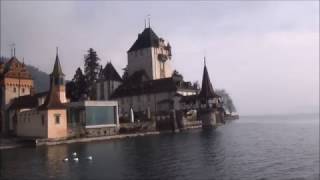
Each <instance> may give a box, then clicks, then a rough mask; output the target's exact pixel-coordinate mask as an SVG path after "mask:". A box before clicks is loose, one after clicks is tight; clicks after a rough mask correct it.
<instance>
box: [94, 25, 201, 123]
mask: <svg viewBox="0 0 320 180" xmlns="http://www.w3.org/2000/svg"><path fill="white" fill-rule="evenodd" d="M127 56H128V65H127V71H128V78H127V79H126V80H123V79H122V78H121V77H120V75H119V74H118V72H117V71H116V70H115V68H114V67H113V65H112V64H111V63H110V62H109V63H107V65H106V67H105V68H104V69H103V70H102V76H101V77H100V80H99V81H98V82H97V88H96V89H97V92H96V93H97V97H98V100H116V101H118V102H119V115H120V116H121V117H123V118H127V119H128V118H129V115H130V109H133V111H134V112H135V116H136V117H137V118H139V119H151V117H152V116H153V115H155V114H156V113H157V112H159V111H169V110H170V102H171V101H172V98H173V97H174V96H175V94H177V93H178V94H181V95H183V96H186V95H195V94H196V93H197V91H198V89H197V88H196V87H195V86H193V85H192V84H191V82H185V81H184V80H183V77H182V76H181V75H179V74H177V73H174V72H173V71H172V67H171V58H172V54H171V46H170V44H169V43H168V42H166V41H165V40H164V39H163V38H160V37H158V36H157V35H156V33H155V32H154V31H153V30H152V28H151V27H147V28H145V29H144V30H143V32H142V33H141V34H139V35H138V38H137V39H136V41H135V42H134V43H133V45H132V46H131V47H130V48H129V50H128V51H127Z"/></svg>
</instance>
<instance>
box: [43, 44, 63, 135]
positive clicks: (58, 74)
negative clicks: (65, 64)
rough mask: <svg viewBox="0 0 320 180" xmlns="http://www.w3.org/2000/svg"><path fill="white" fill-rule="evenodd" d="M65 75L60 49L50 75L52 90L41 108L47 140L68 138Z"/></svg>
mask: <svg viewBox="0 0 320 180" xmlns="http://www.w3.org/2000/svg"><path fill="white" fill-rule="evenodd" d="M64 76H65V75H64V74H63V72H62V68H61V64H60V61H59V56H58V49H57V55H56V60H55V63H54V67H53V71H52V73H51V74H50V89H49V93H48V95H47V97H46V99H45V101H44V103H43V104H42V105H41V106H39V108H38V110H39V111H40V114H41V116H43V121H44V123H43V124H45V126H46V128H45V130H46V138H63V137H66V136H67V110H66V105H65V103H66V102H67V99H66V91H65V81H64Z"/></svg>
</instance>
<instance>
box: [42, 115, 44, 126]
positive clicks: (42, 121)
mask: <svg viewBox="0 0 320 180" xmlns="http://www.w3.org/2000/svg"><path fill="white" fill-rule="evenodd" d="M41 125H42V126H44V115H41Z"/></svg>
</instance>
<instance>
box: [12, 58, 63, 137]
mask: <svg viewBox="0 0 320 180" xmlns="http://www.w3.org/2000/svg"><path fill="white" fill-rule="evenodd" d="M64 76H65V75H64V74H63V72H62V68H61V64H60V60H59V56H58V52H57V55H56V59H55V63H54V67H53V71H52V73H51V74H50V89H49V91H48V92H47V93H46V97H45V99H44V101H43V98H41V97H40V98H38V99H36V98H37V97H34V96H32V95H31V97H30V99H31V98H33V99H34V100H33V101H35V102H34V104H33V105H34V106H33V107H29V109H24V110H21V111H19V112H18V113H17V131H16V135H17V136H20V137H30V138H49V139H56V138H66V137H67V136H68V127H67V108H66V103H67V98H66V93H65V80H64ZM19 101H20V102H19ZM16 102H17V104H21V99H20V98H18V99H16ZM42 102H43V103H42ZM26 104H30V102H29V103H26ZM30 105H31V104H30ZM11 109H15V108H11Z"/></svg>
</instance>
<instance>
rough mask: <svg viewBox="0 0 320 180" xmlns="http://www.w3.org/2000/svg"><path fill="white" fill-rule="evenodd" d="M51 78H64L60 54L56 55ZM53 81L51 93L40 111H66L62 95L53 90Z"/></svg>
mask: <svg viewBox="0 0 320 180" xmlns="http://www.w3.org/2000/svg"><path fill="white" fill-rule="evenodd" d="M51 76H52V77H51V78H53V77H60V76H64V74H63V72H62V68H61V64H60V61H59V56H58V52H57V55H56V60H55V63H54V67H53V71H52V73H51ZM53 83H54V81H53V79H51V84H50V89H49V93H48V95H47V97H46V99H45V101H44V103H43V104H42V105H41V106H40V107H39V109H64V108H66V105H65V104H63V103H62V102H61V101H60V93H59V92H57V91H55V90H54V88H53V86H54V85H53Z"/></svg>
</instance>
